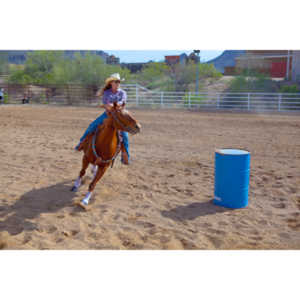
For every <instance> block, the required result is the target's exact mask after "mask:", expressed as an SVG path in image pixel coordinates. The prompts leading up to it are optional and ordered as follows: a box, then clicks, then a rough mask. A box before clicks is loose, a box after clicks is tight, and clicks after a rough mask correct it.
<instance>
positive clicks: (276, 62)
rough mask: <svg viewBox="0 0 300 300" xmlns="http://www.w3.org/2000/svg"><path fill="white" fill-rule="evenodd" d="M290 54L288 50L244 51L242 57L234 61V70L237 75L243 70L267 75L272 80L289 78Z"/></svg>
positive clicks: (290, 68) (290, 67)
mask: <svg viewBox="0 0 300 300" xmlns="http://www.w3.org/2000/svg"><path fill="white" fill-rule="evenodd" d="M291 52H292V51H289V50H246V53H245V54H244V55H241V56H239V57H237V58H236V59H235V60H236V64H235V69H236V72H237V73H240V72H241V71H243V70H255V71H258V72H260V73H265V74H268V75H269V76H270V77H272V78H290V75H291V70H292V56H291ZM288 65H289V67H288Z"/></svg>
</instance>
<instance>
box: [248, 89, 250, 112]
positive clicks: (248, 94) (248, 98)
mask: <svg viewBox="0 0 300 300" xmlns="http://www.w3.org/2000/svg"><path fill="white" fill-rule="evenodd" d="M248 110H250V93H248Z"/></svg>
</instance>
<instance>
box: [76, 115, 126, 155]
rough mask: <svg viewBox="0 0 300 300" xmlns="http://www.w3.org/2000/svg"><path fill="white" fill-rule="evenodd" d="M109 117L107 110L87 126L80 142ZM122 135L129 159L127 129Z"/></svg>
mask: <svg viewBox="0 0 300 300" xmlns="http://www.w3.org/2000/svg"><path fill="white" fill-rule="evenodd" d="M106 118H107V114H106V112H104V113H103V114H102V115H101V116H99V117H98V118H97V119H96V120H95V121H93V122H92V123H91V124H90V125H89V127H88V128H87V130H86V131H85V133H84V134H83V136H82V137H81V138H80V142H82V141H83V140H84V139H85V138H86V137H87V135H88V134H90V133H92V132H95V131H96V129H97V127H98V125H101V124H102V123H103V121H104V119H106ZM121 135H122V138H123V144H124V147H125V150H126V152H127V155H128V160H129V140H128V132H126V131H121Z"/></svg>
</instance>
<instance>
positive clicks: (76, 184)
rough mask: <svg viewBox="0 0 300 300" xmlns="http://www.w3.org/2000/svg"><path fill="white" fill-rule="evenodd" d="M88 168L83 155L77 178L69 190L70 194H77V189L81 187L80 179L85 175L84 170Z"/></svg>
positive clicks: (87, 162) (86, 160)
mask: <svg viewBox="0 0 300 300" xmlns="http://www.w3.org/2000/svg"><path fill="white" fill-rule="evenodd" d="M88 166H89V161H88V159H87V157H86V156H85V155H84V156H83V158H82V167H81V170H80V173H79V177H78V178H77V179H76V181H75V183H74V185H73V187H72V188H71V191H72V192H77V191H78V188H79V187H80V186H81V178H82V177H83V176H84V175H85V172H86V169H87V168H88Z"/></svg>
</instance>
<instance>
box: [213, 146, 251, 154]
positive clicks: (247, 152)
mask: <svg viewBox="0 0 300 300" xmlns="http://www.w3.org/2000/svg"><path fill="white" fill-rule="evenodd" d="M223 150H238V151H244V152H245V153H230V154H229V153H223V152H221V151H223ZM215 152H216V153H219V154H221V155H249V154H250V151H249V150H247V149H237V148H216V149H215Z"/></svg>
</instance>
